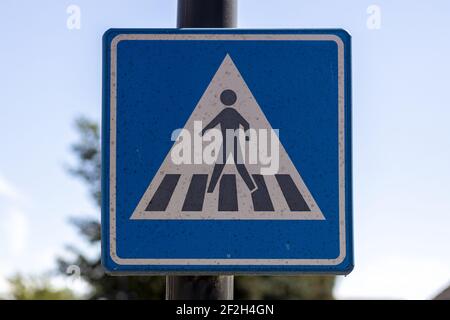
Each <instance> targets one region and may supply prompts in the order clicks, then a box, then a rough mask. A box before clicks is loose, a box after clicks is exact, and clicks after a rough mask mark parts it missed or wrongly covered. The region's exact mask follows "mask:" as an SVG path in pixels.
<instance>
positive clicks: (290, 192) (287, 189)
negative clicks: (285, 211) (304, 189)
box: [275, 174, 310, 211]
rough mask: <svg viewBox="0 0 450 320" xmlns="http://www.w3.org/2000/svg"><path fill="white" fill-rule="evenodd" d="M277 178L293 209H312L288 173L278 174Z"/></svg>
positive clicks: (290, 207)
mask: <svg viewBox="0 0 450 320" xmlns="http://www.w3.org/2000/svg"><path fill="white" fill-rule="evenodd" d="M275 178H276V179H277V181H278V184H279V185H280V188H281V191H282V192H283V195H284V198H285V199H286V201H287V203H288V206H289V209H291V211H310V209H309V207H308V205H307V204H306V201H305V199H304V198H303V196H302V194H301V193H300V191H299V190H298V189H297V187H296V186H295V183H294V181H293V180H292V178H291V176H290V175H288V174H276V175H275Z"/></svg>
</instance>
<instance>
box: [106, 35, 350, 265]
mask: <svg viewBox="0 0 450 320" xmlns="http://www.w3.org/2000/svg"><path fill="white" fill-rule="evenodd" d="M103 42H104V43H103V73H104V74H103V126H102V134H103V136H102V201H103V202H102V262H103V265H104V266H105V267H106V269H107V270H109V271H110V272H118V273H155V274H157V273H160V274H162V273H188V274H206V273H213V274H214V273H234V274H236V273H267V274H269V273H315V272H322V273H332V274H346V273H349V272H350V271H351V270H352V268H353V246H352V241H353V239H352V191H351V82H350V81H351V70H350V57H351V54H350V36H349V35H348V34H347V33H346V32H345V31H343V30H229V29H224V30H220V29H219V30H216V29H206V30H198V29H197V30H195V29H182V30H176V29H164V30H163V29H155V30H153V29H111V30H109V31H107V32H106V33H105V35H104V37H103Z"/></svg>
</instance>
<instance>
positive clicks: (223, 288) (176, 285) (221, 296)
mask: <svg viewBox="0 0 450 320" xmlns="http://www.w3.org/2000/svg"><path fill="white" fill-rule="evenodd" d="M177 11H178V13H177V27H178V28H235V27H236V25H237V0H178V10H177ZM233 282H234V277H233V276H167V277H166V299H167V300H189V299H193V300H232V299H233Z"/></svg>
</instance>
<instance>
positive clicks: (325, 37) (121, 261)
mask: <svg viewBox="0 0 450 320" xmlns="http://www.w3.org/2000/svg"><path fill="white" fill-rule="evenodd" d="M123 40H208V41H212V40H221V41H224V40H253V41H277V40H283V41H333V42H335V43H336V44H337V47H338V82H339V83H338V109H339V110H338V121H339V124H338V131H339V132H338V140H339V141H338V145H339V256H338V257H336V258H332V259H231V258H230V259H217V258H213V259H154V258H153V259H143V258H132V259H130V258H120V257H119V256H118V255H117V246H116V118H117V113H116V95H117V93H116V90H117V82H116V76H117V46H118V44H119V42H120V41H123ZM110 55H111V61H110V63H111V65H110V146H109V147H110V156H109V162H110V163H109V166H110V168H109V170H110V171H109V227H110V232H109V241H110V252H109V254H110V257H111V258H112V260H113V261H114V262H115V263H117V264H118V265H304V266H308V265H310V266H314V265H315V266H317V265H338V264H340V263H341V262H342V261H343V260H344V259H345V257H346V232H345V227H346V226H345V144H344V143H345V130H344V129H345V127H344V126H345V123H344V121H345V110H344V108H345V83H344V81H345V80H344V79H345V74H344V72H345V68H344V43H343V41H342V40H341V38H339V37H338V36H336V35H333V34H119V35H117V36H115V37H114V39H113V40H112V42H111V51H110Z"/></svg>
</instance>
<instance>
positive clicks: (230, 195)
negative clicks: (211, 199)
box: [219, 174, 238, 211]
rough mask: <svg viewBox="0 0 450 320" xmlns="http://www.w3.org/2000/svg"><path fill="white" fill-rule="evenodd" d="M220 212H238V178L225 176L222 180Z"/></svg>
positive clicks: (230, 175)
mask: <svg viewBox="0 0 450 320" xmlns="http://www.w3.org/2000/svg"><path fill="white" fill-rule="evenodd" d="M219 211H238V199H237V191H236V176H235V175H234V174H224V175H223V176H222V178H221V179H220V192H219Z"/></svg>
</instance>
